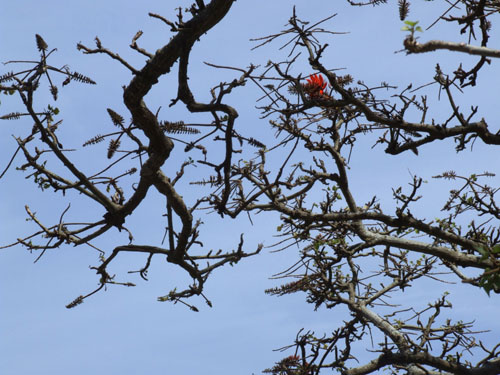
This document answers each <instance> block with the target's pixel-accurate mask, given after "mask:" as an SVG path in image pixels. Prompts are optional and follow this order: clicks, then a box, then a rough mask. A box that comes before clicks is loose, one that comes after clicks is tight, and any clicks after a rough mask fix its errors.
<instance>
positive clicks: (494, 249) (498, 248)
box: [491, 244, 500, 254]
mask: <svg viewBox="0 0 500 375" xmlns="http://www.w3.org/2000/svg"><path fill="white" fill-rule="evenodd" d="M491 252H492V253H493V254H498V253H500V244H498V245H495V246H493V247H492V248H491Z"/></svg>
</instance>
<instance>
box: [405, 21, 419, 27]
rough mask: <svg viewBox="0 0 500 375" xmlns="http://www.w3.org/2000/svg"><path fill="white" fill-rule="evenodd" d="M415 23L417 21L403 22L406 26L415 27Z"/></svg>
mask: <svg viewBox="0 0 500 375" xmlns="http://www.w3.org/2000/svg"><path fill="white" fill-rule="evenodd" d="M417 23H418V21H408V20H407V21H405V24H407V25H408V26H415V25H416V24H417Z"/></svg>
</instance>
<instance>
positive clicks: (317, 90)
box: [302, 74, 326, 98]
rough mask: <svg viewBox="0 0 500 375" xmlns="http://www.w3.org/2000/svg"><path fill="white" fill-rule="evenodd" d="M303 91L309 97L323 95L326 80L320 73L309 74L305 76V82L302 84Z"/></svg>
mask: <svg viewBox="0 0 500 375" xmlns="http://www.w3.org/2000/svg"><path fill="white" fill-rule="evenodd" d="M302 86H303V88H304V91H305V92H306V93H307V94H308V95H309V96H310V97H311V98H315V97H316V98H317V97H319V96H323V93H324V90H325V88H326V81H325V80H324V79H323V76H322V75H321V74H311V76H310V77H309V78H307V83H306V84H305V85H302Z"/></svg>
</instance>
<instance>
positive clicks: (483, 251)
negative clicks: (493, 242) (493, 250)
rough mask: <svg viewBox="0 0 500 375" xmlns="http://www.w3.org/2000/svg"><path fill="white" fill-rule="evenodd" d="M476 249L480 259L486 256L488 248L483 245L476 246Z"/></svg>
mask: <svg viewBox="0 0 500 375" xmlns="http://www.w3.org/2000/svg"><path fill="white" fill-rule="evenodd" d="M476 251H477V252H478V253H479V254H481V260H483V259H486V258H488V255H489V253H488V250H487V249H486V247H485V246H483V245H478V246H476Z"/></svg>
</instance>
